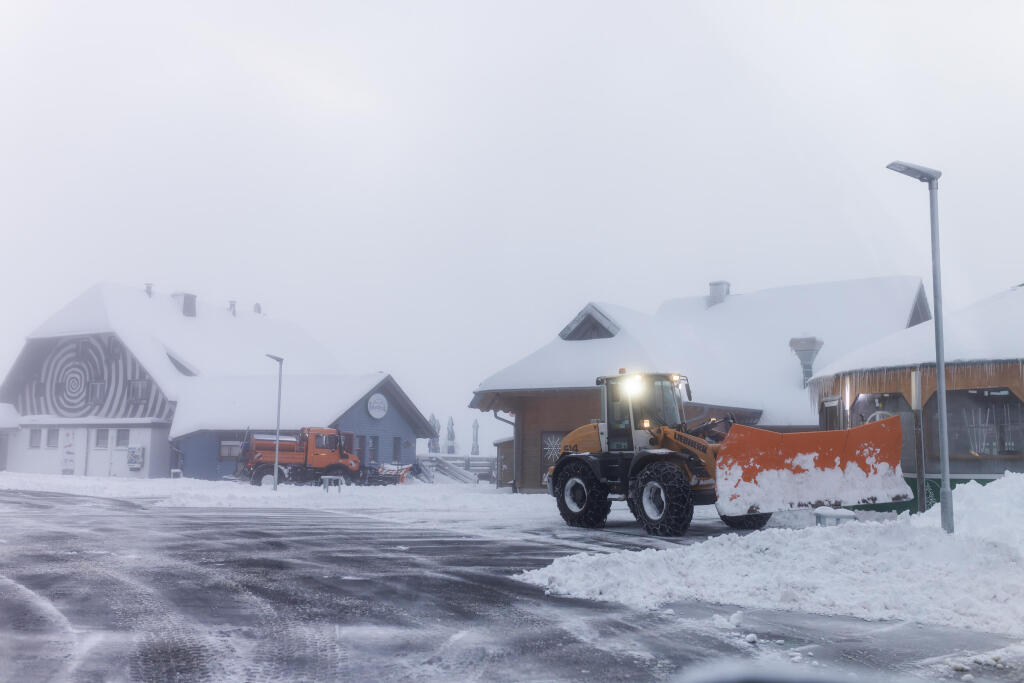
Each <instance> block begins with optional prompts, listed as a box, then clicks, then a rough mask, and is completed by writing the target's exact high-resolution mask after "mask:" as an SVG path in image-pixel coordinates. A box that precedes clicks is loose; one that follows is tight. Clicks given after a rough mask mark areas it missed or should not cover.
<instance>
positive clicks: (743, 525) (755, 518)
mask: <svg viewBox="0 0 1024 683" xmlns="http://www.w3.org/2000/svg"><path fill="white" fill-rule="evenodd" d="M718 516H719V517H721V518H722V521H723V522H725V525H726V526H727V527H729V528H730V529H748V530H752V531H753V530H757V529H762V528H764V525H765V524H767V523H768V520H769V519H771V518H772V513H770V512H761V513H757V514H753V515H736V516H731V515H722V514H720V515H718Z"/></svg>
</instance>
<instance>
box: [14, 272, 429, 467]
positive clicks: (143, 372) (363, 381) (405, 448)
mask: <svg viewBox="0 0 1024 683" xmlns="http://www.w3.org/2000/svg"><path fill="white" fill-rule="evenodd" d="M266 354H275V355H277V356H281V357H283V358H284V359H285V360H284V378H283V382H282V400H281V429H282V432H283V433H285V434H288V433H294V432H296V431H298V430H299V429H300V428H302V427H336V428H338V429H339V430H341V431H346V432H351V433H353V434H355V435H356V437H355V439H356V440H355V443H354V444H353V446H354V448H355V449H356V451H357V454H358V455H360V456H361V457H362V458H364V459H365V460H367V461H378V462H401V463H411V462H413V460H414V459H415V457H416V439H418V438H428V437H431V436H433V435H434V431H433V429H432V428H431V427H430V425H429V424H428V423H427V420H426V419H425V418H424V417H423V415H422V413H421V412H420V411H419V410H418V409H417V408H416V406H415V405H414V404H413V402H412V401H411V400H410V399H409V397H408V396H407V395H406V394H405V392H404V391H402V389H401V387H400V386H399V385H398V383H397V382H396V381H395V380H394V379H393V378H392V377H391V376H390V375H387V374H385V373H379V372H378V373H371V374H362V375H351V374H345V373H343V372H342V371H341V369H340V366H339V363H338V361H337V359H336V358H335V357H334V356H333V354H332V353H331V352H330V351H329V350H327V349H326V348H324V346H323V345H321V344H320V343H319V342H317V341H315V340H314V339H312V338H311V337H310V336H309V335H307V334H306V333H305V332H303V331H302V330H300V329H298V328H296V327H294V326H292V325H288V324H286V323H283V322H280V321H275V320H273V319H271V318H269V317H267V316H266V315H264V314H263V313H262V310H261V308H260V306H259V304H256V305H255V306H254V307H253V308H252V309H251V310H245V311H243V310H240V309H238V307H236V305H235V303H234V302H231V303H229V304H228V305H225V306H223V307H214V306H207V305H201V304H200V303H199V302H198V300H197V298H196V297H195V295H192V294H174V295H166V294H163V295H161V294H158V293H155V292H153V291H152V289H151V288H149V287H147V288H146V289H145V290H143V289H141V288H140V289H134V288H129V287H123V286H116V285H97V286H95V287H93V288H91V289H89V290H87V291H86V292H85V293H83V294H82V295H81V296H79V297H78V298H77V299H75V300H74V301H72V302H71V303H70V304H68V305H67V306H66V307H65V308H64V309H62V310H61V311H59V312H57V313H56V314H54V315H53V316H52V317H51V318H50V319H49V320H47V321H46V322H45V323H43V324H42V325H41V326H40V327H39V328H38V329H37V330H35V331H34V332H33V333H32V334H31V335H30V336H29V338H28V340H27V341H26V343H25V346H24V347H23V348H22V351H21V353H20V354H19V356H18V358H17V360H16V362H15V364H14V366H13V367H12V368H11V369H10V371H9V372H8V374H7V376H6V378H5V379H4V381H3V383H2V384H0V401H3V402H6V403H9V404H11V405H12V406H13V409H12V410H11V411H8V413H7V414H6V415H5V413H4V412H3V411H0V431H2V429H3V424H4V421H5V420H6V422H7V423H13V424H12V425H11V426H12V427H13V430H11V431H10V433H9V435H8V444H7V457H6V463H5V462H4V461H3V460H0V466H5V467H6V468H7V469H10V470H14V471H24V472H44V473H68V474H87V475H99V476H133V477H166V476H169V475H170V474H171V471H172V470H181V472H182V473H183V474H184V476H190V477H200V478H209V479H214V478H220V477H222V476H225V475H230V474H232V473H233V472H234V469H235V463H236V459H237V457H238V455H239V450H240V446H241V442H242V440H243V439H244V437H245V435H246V434H248V433H253V432H262V433H267V432H270V433H272V432H273V431H274V428H275V421H276V411H277V369H278V366H277V363H275V362H273V361H272V360H271V359H269V358H267V356H266ZM12 413H13V414H12Z"/></svg>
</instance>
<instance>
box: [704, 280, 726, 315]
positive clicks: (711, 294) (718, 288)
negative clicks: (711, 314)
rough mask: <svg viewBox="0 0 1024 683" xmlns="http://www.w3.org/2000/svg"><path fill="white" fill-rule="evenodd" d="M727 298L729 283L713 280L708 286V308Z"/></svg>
mask: <svg viewBox="0 0 1024 683" xmlns="http://www.w3.org/2000/svg"><path fill="white" fill-rule="evenodd" d="M727 296H729V283H728V282H726V281H725V280H715V281H714V282H711V283H709V284H708V308H711V307H712V306H714V305H716V304H720V303H722V302H723V301H725V297H727Z"/></svg>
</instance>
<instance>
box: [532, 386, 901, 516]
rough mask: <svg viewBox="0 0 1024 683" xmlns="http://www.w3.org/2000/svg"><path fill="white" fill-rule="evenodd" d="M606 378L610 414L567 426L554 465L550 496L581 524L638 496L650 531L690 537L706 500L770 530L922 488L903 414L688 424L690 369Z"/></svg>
mask: <svg viewBox="0 0 1024 683" xmlns="http://www.w3.org/2000/svg"><path fill="white" fill-rule="evenodd" d="M597 384H598V386H600V387H601V404H602V413H603V415H602V418H601V419H600V420H595V421H593V422H591V423H590V424H587V425H583V426H581V427H578V428H576V429H575V430H573V431H572V432H570V433H569V434H567V435H566V436H565V437H564V438H563V439H562V444H561V455H560V456H559V458H558V460H557V462H556V463H555V465H554V466H553V467H551V468H549V470H548V476H547V487H548V493H549V494H551V495H552V496H554V497H555V500H556V501H557V504H558V510H559V512H560V513H561V515H562V518H563V519H564V520H565V521H566V523H567V524H569V525H570V526H576V527H589V528H596V527H602V526H604V523H605V520H606V518H607V517H608V513H609V511H610V509H611V504H612V501H614V500H624V501H626V504H627V505H628V506H629V509H630V511H631V512H632V513H633V515H634V516H635V517H636V519H637V521H639V522H640V524H641V525H642V526H643V527H644V529H645V530H646V531H647V533H649V534H651V535H655V536H680V535H683V534H684V533H685V532H686V530H687V528H688V527H689V525H690V520H691V519H692V518H693V506H694V505H715V506H716V507H717V508H718V513H719V516H720V517H721V519H722V521H723V522H725V524H727V525H728V526H730V527H732V528H734V529H760V528H761V527H763V526H764V525H765V524H766V523H767V522H768V520H769V519H770V518H771V516H772V513H773V512H777V511H782V510H791V509H796V508H804V507H808V508H813V507H819V506H823V505H825V506H830V507H841V506H849V505H864V504H870V503H882V502H890V501H898V500H906V499H908V498H909V497H910V495H911V492H910V488H909V487H908V486H907V484H906V482H905V481H904V479H903V473H902V471H901V469H900V445H901V438H902V437H901V434H900V421H899V418H898V417H892V418H888V419H884V420H880V421H877V422H873V423H870V424H866V425H863V426H860V427H854V428H852V429H847V430H838V431H821V432H798V433H786V434H782V433H779V432H772V431H768V430H764V429H756V428H754V427H749V426H746V425H741V424H736V421H735V419H734V418H733V417H731V416H728V415H727V416H726V417H723V418H712V419H709V420H706V421H704V422H702V423H700V424H698V425H695V426H688V423H687V420H686V415H685V408H686V402H688V401H692V394H691V390H690V383H689V380H687V378H686V377H684V376H682V375H678V374H663V373H642V374H626V373H625V372H624V371H620V374H618V375H614V376H608V377H599V378H597ZM684 393H685V398H686V400H685V401H684V400H683V395H684Z"/></svg>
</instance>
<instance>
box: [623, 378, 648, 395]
mask: <svg viewBox="0 0 1024 683" xmlns="http://www.w3.org/2000/svg"><path fill="white" fill-rule="evenodd" d="M643 387H644V385H643V380H642V379H640V376H639V375H634V376H633V377H630V378H629V379H628V380H626V391H628V392H629V395H630V396H636V395H637V394H639V393H640V390H641V389H643Z"/></svg>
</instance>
